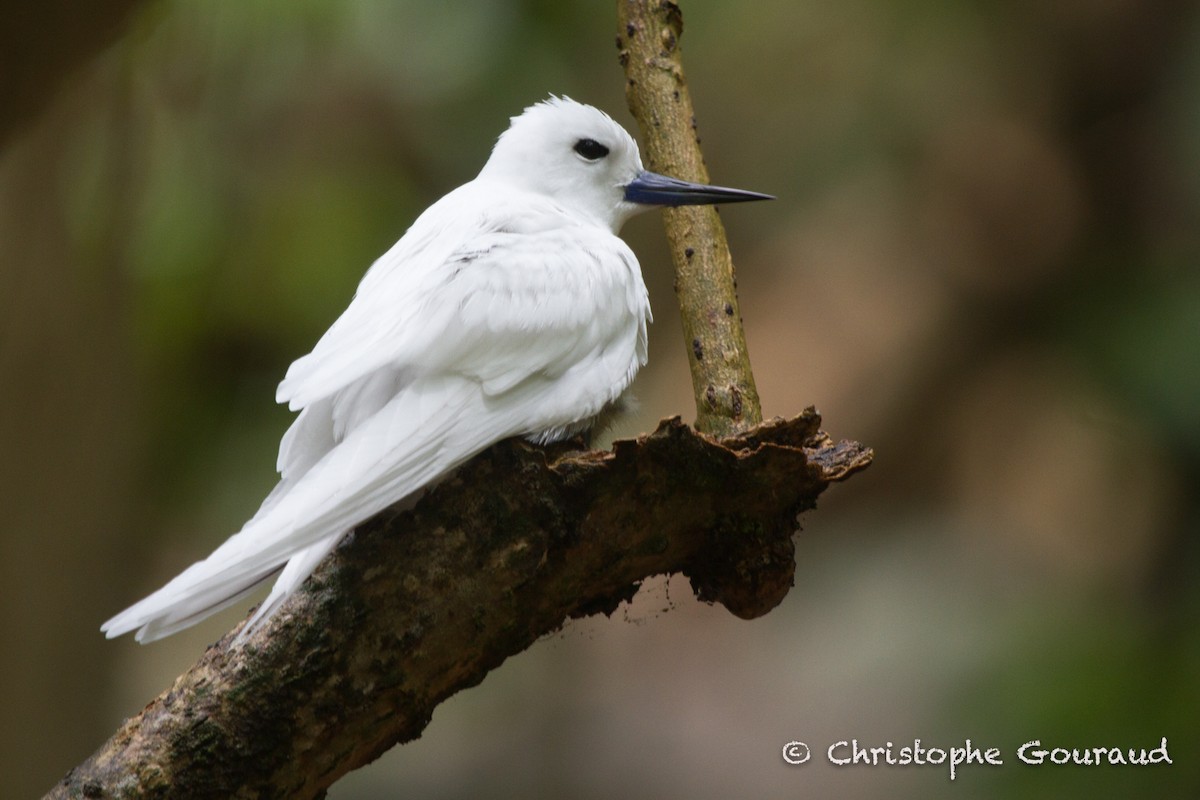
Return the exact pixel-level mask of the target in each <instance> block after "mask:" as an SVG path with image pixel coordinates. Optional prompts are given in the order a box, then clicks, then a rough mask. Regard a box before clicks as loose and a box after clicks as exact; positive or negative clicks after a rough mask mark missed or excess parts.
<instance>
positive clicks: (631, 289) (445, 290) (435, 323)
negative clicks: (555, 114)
mask: <svg viewBox="0 0 1200 800" xmlns="http://www.w3.org/2000/svg"><path fill="white" fill-rule="evenodd" d="M614 260H615V262H616V263H618V264H620V269H613V263H612V262H613V261H614ZM629 275H632V276H633V279H632V280H631V279H629V277H628V276H629ZM618 284H620V285H618ZM614 290H617V291H618V292H619V296H618V297H617V298H614V297H613V295H612V294H611V293H612V292H613V291H614ZM614 299H616V300H617V301H618V302H617V303H614ZM645 305H646V300H645V288H644V286H642V282H641V275H640V272H639V270H638V266H637V261H636V259H635V258H634V256H633V253H632V252H631V251H630V250H629V248H628V247H627V246H626V245H625V244H624V242H622V241H621V240H620V239H618V238H617V237H615V236H613V235H611V234H609V233H608V232H607V231H605V230H603V229H600V228H598V227H596V226H594V225H591V224H585V223H583V222H578V221H573V220H572V219H571V217H570V216H569V215H568V214H567V212H565V211H564V210H563V209H561V208H560V207H558V206H557V205H555V204H554V203H553V202H552V201H550V200H548V199H546V198H543V197H540V196H536V195H529V194H524V193H516V192H514V191H513V190H511V189H506V188H504V187H498V186H495V185H492V184H486V183H481V182H480V181H474V182H472V183H468V184H466V185H464V186H462V187H459V188H458V189H456V190H455V191H453V192H451V193H450V194H448V195H446V196H445V197H444V198H442V199H441V200H439V201H438V202H437V203H435V204H434V205H432V206H430V207H429V209H427V210H426V212H425V213H424V214H422V215H421V216H420V217H419V218H418V219H417V221H416V222H414V223H413V226H412V228H410V229H409V231H408V233H406V234H405V236H404V237H403V238H401V239H400V241H399V242H397V243H396V245H395V246H393V247H392V248H391V249H390V250H389V251H388V252H387V253H385V254H384V255H383V256H382V257H380V258H379V260H378V261H376V262H375V264H373V265H372V267H371V269H370V270H369V271H368V272H367V274H366V276H365V277H364V278H363V281H362V283H361V284H360V286H359V289H358V292H357V293H356V295H355V297H354V300H353V301H352V302H351V304H350V306H349V307H348V308H347V309H346V311H345V312H344V313H343V314H342V315H341V317H340V318H338V320H337V321H336V322H335V323H334V324H333V325H332V326H331V327H330V328H329V330H328V331H327V332H326V334H325V335H324V336H323V337H322V338H321V340H320V341H319V342H318V343H317V345H316V347H314V348H313V351H312V352H311V353H309V354H308V355H306V356H304V357H303V358H300V359H298V360H297V361H296V362H295V363H293V364H292V366H291V367H290V368H289V369H288V373H287V376H286V377H285V378H284V380H283V382H282V383H280V385H279V390H278V392H277V399H278V400H279V402H281V403H282V402H286V403H288V404H289V406H290V407H291V408H292V409H293V410H297V409H302V408H305V407H307V406H309V405H310V404H312V403H314V402H317V401H319V400H321V399H324V398H327V397H330V396H332V395H335V394H337V393H339V392H342V391H344V390H345V389H347V388H348V387H351V386H353V385H354V384H355V383H356V382H357V381H359V380H361V379H362V378H364V377H365V376H368V375H372V374H376V373H377V372H378V371H379V370H381V369H383V370H386V371H387V372H388V374H390V375H393V376H397V377H398V378H399V379H400V380H403V379H405V378H411V377H415V376H416V375H417V374H422V373H429V372H440V371H456V372H459V373H461V374H463V375H467V376H470V377H475V378H477V379H479V380H480V381H481V382H483V383H484V384H485V387H486V389H487V390H488V391H489V392H492V393H494V392H502V391H504V390H505V389H507V388H509V387H511V386H513V385H516V383H519V382H520V380H522V379H523V377H525V376H527V375H528V374H530V373H531V372H532V371H537V370H550V371H553V370H555V369H559V370H561V369H563V368H565V366H566V365H569V364H571V363H574V362H575V361H576V360H577V359H576V358H575V357H576V356H579V355H580V354H581V350H580V348H586V347H587V346H588V345H589V340H590V339H591V338H596V337H599V338H605V336H606V334H609V333H611V332H612V331H611V329H612V327H613V326H614V324H619V323H620V321H621V319H616V318H614V314H615V315H616V316H618V317H621V318H622V319H623V318H624V315H628V314H632V313H639V312H637V310H638V309H641V308H642V307H644V306H645ZM610 309H611V311H612V312H614V314H609V313H606V312H608V311H609V310H610ZM598 315H599V316H598ZM639 337H640V339H641V340H642V341H641V345H640V346H641V347H642V349H644V339H645V331H644V324H643V326H642V327H641V329H640V330H639ZM531 345H532V346H534V347H535V350H534V351H533V352H531V351H530V350H529V347H530V346H531ZM642 358H643V361H644V353H642ZM406 371H407V374H405V373H406ZM334 410H335V413H336V412H337V409H336V408H335V409H334Z"/></svg>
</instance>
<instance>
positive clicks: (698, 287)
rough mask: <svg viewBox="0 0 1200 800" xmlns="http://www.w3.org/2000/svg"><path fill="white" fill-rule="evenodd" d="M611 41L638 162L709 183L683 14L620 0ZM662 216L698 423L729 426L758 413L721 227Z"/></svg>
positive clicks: (742, 424)
mask: <svg viewBox="0 0 1200 800" xmlns="http://www.w3.org/2000/svg"><path fill="white" fill-rule="evenodd" d="M617 22H618V32H617V48H618V50H620V61H621V66H622V67H624V69H625V77H626V81H625V97H626V100H627V101H628V103H629V110H630V111H631V112H632V113H633V116H634V118H635V119H636V120H637V122H638V126H639V128H640V130H641V134H642V154H643V155H644V156H645V159H646V166H647V167H648V168H649V169H651V170H653V171H655V172H661V173H664V174H667V175H670V176H671V177H674V178H682V179H683V180H689V181H697V182H699V183H708V182H709V179H708V169H707V168H706V167H705V165H704V156H703V155H702V154H701V152H700V139H699V136H698V134H697V132H696V114H695V112H694V111H693V109H692V99H691V96H690V95H689V94H688V88H687V81H686V80H685V78H684V75H683V62H682V60H681V56H680V50H679V39H680V37H681V36H682V35H683V15H682V13H681V12H680V10H679V5H678V4H677V3H674V2H670V0H618V2H617ZM663 224H664V225H665V226H666V230H667V240H668V242H669V243H670V246H671V258H672V260H673V261H674V263H675V294H676V296H677V297H678V298H679V308H680V316H681V317H682V319H683V334H684V341H685V343H686V344H687V351H688V365H689V366H690V367H691V373H692V389H693V391H694V393H695V397H696V428H697V429H698V430H701V431H703V432H705V433H711V434H713V435H715V436H728V435H731V434H734V433H737V432H739V431H744V430H748V429H750V428H752V427H754V426H755V425H757V424H759V423H760V422H762V410H761V408H760V406H759V401H758V389H756V388H755V385H754V375H753V373H752V372H751V371H750V355H749V353H748V351H747V349H746V335H745V333H744V332H743V330H742V315H741V312H740V311H739V310H738V300H737V280H736V278H735V277H734V269H733V260H732V258H731V257H730V255H729V245H728V243H727V242H726V239H725V228H724V226H722V225H721V218H720V217H719V216H718V215H717V210H716V209H715V208H714V207H712V206H685V207H682V208H672V209H667V210H666V211H664V213H663Z"/></svg>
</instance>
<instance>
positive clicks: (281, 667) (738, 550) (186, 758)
mask: <svg viewBox="0 0 1200 800" xmlns="http://www.w3.org/2000/svg"><path fill="white" fill-rule="evenodd" d="M819 424H820V417H819V416H817V414H816V412H815V411H813V410H812V409H809V410H808V411H806V412H805V413H804V414H802V415H801V416H799V417H797V418H795V419H792V420H789V421H782V420H775V421H773V422H770V423H768V424H766V425H764V426H762V427H760V428H758V429H756V430H754V431H752V432H749V433H747V434H745V435H743V436H739V437H737V438H731V439H726V440H723V441H717V440H715V439H712V438H709V437H707V436H704V435H701V434H698V433H696V432H694V431H693V430H692V429H691V428H689V427H687V426H685V425H683V424H681V423H680V422H679V420H678V419H677V418H676V419H672V420H667V421H665V422H663V423H662V424H661V425H660V426H659V428H658V430H656V431H655V432H654V433H653V434H650V435H647V436H642V437H640V438H638V439H637V440H633V441H620V442H617V443H616V444H615V446H614V448H613V450H612V451H611V452H598V451H583V452H579V451H576V452H564V451H563V450H562V449H561V448H560V449H559V450H558V451H557V453H556V452H554V451H546V450H543V449H541V448H537V447H534V446H532V445H529V444H527V443H524V442H522V441H516V440H512V441H507V442H503V443H501V444H499V445H496V446H495V447H492V448H491V449H490V450H488V451H486V452H485V453H484V454H482V455H481V456H479V457H478V458H476V459H474V460H473V461H471V462H470V463H469V464H468V465H467V466H465V467H464V468H463V469H462V470H460V471H459V473H458V474H457V475H456V476H455V477H454V478H452V479H450V480H448V481H446V482H444V483H443V484H442V485H440V486H439V487H437V488H436V489H434V490H433V491H432V492H430V493H429V494H428V495H427V496H426V497H425V498H424V499H422V501H421V502H419V503H418V504H417V505H416V507H415V508H414V509H412V510H410V511H394V510H393V511H388V512H384V513H383V514H381V515H379V516H378V517H376V518H375V519H373V520H371V521H370V522H368V523H366V524H364V525H362V526H360V527H359V528H358V530H357V531H356V532H355V533H354V534H353V535H351V536H349V537H347V539H346V541H345V542H343V544H342V545H341V546H339V547H338V549H337V550H336V551H335V552H334V553H333V554H332V555H331V557H330V558H328V559H327V560H326V561H325V563H324V564H323V565H322V566H321V567H320V568H319V569H318V570H317V572H316V573H315V574H314V576H313V577H312V578H311V579H310V580H309V581H308V582H307V583H306V584H305V586H304V588H303V589H302V590H301V591H300V592H298V593H297V594H295V595H293V596H292V598H290V599H289V600H288V601H287V603H286V604H285V605H284V606H283V608H282V609H281V610H280V612H279V613H278V614H276V616H275V617H273V618H272V619H271V621H270V622H269V623H268V624H267V625H265V626H263V627H262V628H260V629H259V630H257V631H255V632H254V634H253V635H252V636H251V637H250V638H249V639H248V640H247V642H246V643H245V644H244V645H242V646H240V647H237V648H234V647H232V646H231V643H232V641H233V636H234V634H233V633H230V634H229V635H227V636H226V637H225V638H224V639H222V640H221V641H220V642H219V643H217V644H215V645H213V646H212V647H210V648H209V649H208V651H207V652H206V653H205V654H204V656H203V657H202V658H201V659H200V660H199V661H198V662H197V663H196V664H195V666H193V667H192V668H191V669H190V670H189V671H188V672H187V673H185V674H184V675H182V676H181V677H180V678H178V679H177V680H176V681H175V684H174V685H173V686H172V687H171V688H170V689H169V690H168V691H166V692H164V693H163V694H162V695H160V696H159V697H158V698H157V699H155V700H154V701H153V702H151V703H150V704H149V705H148V706H146V708H145V709H144V710H143V711H142V713H141V714H139V715H138V716H136V717H134V718H133V719H130V720H128V721H127V722H126V723H125V724H124V725H123V726H122V727H121V729H120V730H118V731H117V733H116V734H115V735H114V736H113V737H112V738H111V739H110V740H109V741H108V742H107V743H106V744H104V745H103V746H102V747H101V748H100V749H99V750H97V751H96V753H95V754H94V755H93V756H92V757H91V758H89V759H88V760H87V761H86V762H84V763H83V764H81V765H80V766H79V767H77V768H75V769H73V770H72V771H71V772H70V773H69V774H68V775H67V776H66V777H65V778H64V779H63V780H62V782H61V783H60V784H59V785H58V786H56V787H55V788H54V789H53V790H52V791H51V792H50V794H49V795H48V796H49V797H52V798H66V797H85V798H126V797H150V798H158V797H161V798H167V797H170V798H228V797H259V798H267V797H288V798H307V797H319V796H320V795H321V794H322V793H323V791H324V790H325V788H326V787H328V786H329V785H330V784H332V783H333V782H334V781H335V780H336V779H337V778H338V777H340V776H341V775H343V774H345V773H346V772H348V771H350V770H352V769H354V768H356V767H358V766H361V765H363V764H366V763H368V762H370V761H372V760H373V759H375V758H377V757H378V756H379V755H381V754H382V753H383V752H384V751H386V750H387V749H388V748H390V747H391V746H392V745H394V744H397V743H399V742H405V741H409V740H411V739H414V738H416V737H417V736H418V735H420V733H421V731H422V729H424V727H425V725H426V724H427V723H428V722H429V720H430V717H431V715H432V713H433V709H434V708H435V707H436V706H437V705H438V703H440V702H441V701H442V700H444V699H446V698H447V697H449V696H450V695H452V694H454V693H455V692H457V691H459V690H461V689H464V688H467V687H470V686H474V685H476V684H478V683H479V682H480V681H481V680H483V678H484V676H485V675H486V674H487V673H488V671H489V670H492V669H494V668H495V667H497V666H499V665H500V664H501V663H502V662H503V661H504V660H505V659H506V658H508V657H509V656H511V655H514V654H516V653H519V652H521V651H522V650H524V649H525V648H526V647H528V646H529V645H530V644H532V643H533V642H534V641H536V640H537V639H538V638H539V637H541V636H544V635H545V634H547V633H550V632H552V631H554V630H556V629H557V628H559V627H560V626H561V625H562V624H563V623H564V622H565V621H566V620H568V619H571V618H574V617H581V616H585V615H588V614H595V613H611V612H612V611H613V610H614V609H616V608H617V607H618V605H619V604H620V603H621V602H622V601H625V600H628V599H629V598H631V597H632V596H633V595H634V593H635V592H636V591H637V589H638V585H639V583H640V581H642V580H644V579H645V578H647V577H650V576H652V575H656V574H661V573H676V572H680V573H683V574H685V575H687V576H688V577H689V578H690V580H691V582H692V586H693V587H694V590H695V591H696V594H697V596H699V597H700V598H701V599H704V600H707V601H710V602H719V603H721V604H723V605H725V606H726V607H727V608H729V610H730V611H732V612H733V613H735V614H737V615H738V616H740V617H747V618H748V617H754V616H758V615H760V614H764V613H766V612H767V611H768V610H770V609H771V608H773V607H774V606H775V605H776V604H778V603H779V602H780V601H781V600H782V599H783V597H784V596H785V595H786V594H787V592H788V589H789V588H790V586H791V583H792V574H793V570H794V566H795V565H794V561H793V544H792V534H793V532H794V530H795V528H796V514H797V513H798V512H800V511H803V510H805V509H808V508H812V507H813V506H814V504H815V502H816V499H817V496H818V495H819V494H820V493H821V492H822V491H823V490H824V489H825V487H826V486H827V485H828V484H829V483H830V482H831V481H840V480H843V479H845V478H846V477H847V476H849V475H850V474H852V473H854V472H856V471H858V470H861V469H863V468H865V467H866V466H867V465H868V464H869V463H870V461H871V457H872V454H871V451H870V450H868V449H866V448H863V447H862V446H861V445H858V444H855V443H847V442H842V443H840V444H834V443H833V442H832V441H831V440H830V439H829V438H828V437H827V436H825V435H824V434H823V433H820V432H819V430H818V426H819Z"/></svg>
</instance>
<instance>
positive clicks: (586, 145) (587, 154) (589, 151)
mask: <svg viewBox="0 0 1200 800" xmlns="http://www.w3.org/2000/svg"><path fill="white" fill-rule="evenodd" d="M575 152H576V153H579V155H581V156H583V157H584V158H586V159H587V160H588V161H599V160H600V159H602V158H604V157H605V156H606V155H608V148H607V147H605V146H604V145H602V144H600V143H599V142H597V141H596V140H595V139H580V140H579V141H578V142H576V143H575Z"/></svg>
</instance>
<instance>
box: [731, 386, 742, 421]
mask: <svg viewBox="0 0 1200 800" xmlns="http://www.w3.org/2000/svg"><path fill="white" fill-rule="evenodd" d="M729 396H730V398H732V400H731V402H732V408H733V418H734V419H741V418H742V393H741V392H739V391H738V388H737V387H736V386H730V387H729Z"/></svg>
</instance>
